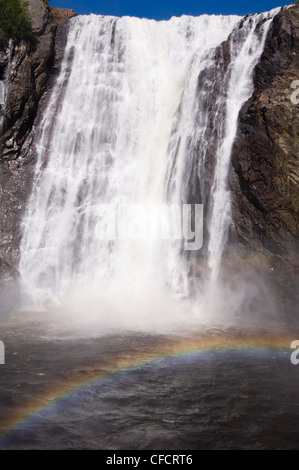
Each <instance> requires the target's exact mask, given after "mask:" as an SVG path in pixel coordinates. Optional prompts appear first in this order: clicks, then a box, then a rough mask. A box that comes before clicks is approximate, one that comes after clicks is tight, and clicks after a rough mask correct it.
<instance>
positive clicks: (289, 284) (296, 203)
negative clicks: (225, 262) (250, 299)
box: [230, 5, 299, 304]
mask: <svg viewBox="0 0 299 470" xmlns="http://www.w3.org/2000/svg"><path fill="white" fill-rule="evenodd" d="M298 79H299V5H294V6H292V7H291V8H285V9H283V10H282V11H281V12H280V13H279V14H278V15H277V16H276V17H275V18H274V21H273V23H272V26H271V28H270V31H269V34H268V36H267V40H266V45H265V50H264V52H263V55H262V57H261V60H260V63H259V64H258V66H257V67H256V70H255V77H254V83H255V90H254V93H253V95H252V97H251V98H250V99H249V100H248V102H247V103H245V104H244V106H243V107H242V110H241V113H240V120H239V127H238V133H237V138H236V141H235V145H234V150H233V155H232V171H231V175H230V185H231V190H232V205H233V221H234V226H235V237H236V239H237V241H238V242H239V247H240V246H241V245H243V246H244V247H246V250H247V251H248V249H250V250H252V251H255V252H259V253H261V255H262V256H265V257H266V258H267V259H268V261H269V266H271V268H270V269H271V276H270V277H271V278H272V279H273V280H274V281H275V285H276V287H277V289H278V291H281V293H282V294H283V296H284V297H285V298H284V299H283V301H284V303H285V302H288V303H292V304H294V303H296V302H298V301H299V296H298V294H299V291H298V280H299V279H298V274H299V259H298V255H299V103H298V104H295V103H293V102H292V100H291V95H292V93H293V92H294V89H292V88H291V85H292V83H293V81H295V80H298ZM297 88H298V87H297ZM291 299H292V301H291Z"/></svg>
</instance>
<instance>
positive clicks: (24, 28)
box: [0, 0, 36, 48]
mask: <svg viewBox="0 0 299 470" xmlns="http://www.w3.org/2000/svg"><path fill="white" fill-rule="evenodd" d="M9 39H13V40H15V41H16V42H17V43H18V42H20V41H22V40H24V41H28V42H31V43H35V42H36V38H35V36H34V34H33V33H32V26H31V20H30V17H29V15H28V12H27V5H26V3H25V2H23V1H22V0H0V48H4V47H6V46H7V44H8V41H9Z"/></svg>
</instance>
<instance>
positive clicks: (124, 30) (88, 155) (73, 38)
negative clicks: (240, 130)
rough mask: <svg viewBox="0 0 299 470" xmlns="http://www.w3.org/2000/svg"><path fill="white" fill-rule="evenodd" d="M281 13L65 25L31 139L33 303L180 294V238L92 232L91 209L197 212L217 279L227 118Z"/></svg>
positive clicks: (226, 219) (184, 277)
mask: <svg viewBox="0 0 299 470" xmlns="http://www.w3.org/2000/svg"><path fill="white" fill-rule="evenodd" d="M278 10H279V9H276V10H272V11H271V12H270V13H265V14H260V15H253V16H248V17H246V18H245V19H242V18H240V17H237V16H226V17H225V16H207V15H203V16H200V17H188V16H183V17H181V18H172V19H171V20H169V21H159V22H156V21H154V20H146V19H137V18H130V17H124V18H116V17H109V16H108V17H102V16H95V15H90V16H78V17H76V18H73V19H71V20H70V30H69V33H68V39H67V45H66V49H65V53H64V58H63V61H62V64H61V70H60V73H59V76H58V78H57V81H56V83H55V86H54V88H53V90H52V92H51V97H50V99H49V104H48V106H47V108H46V110H45V112H44V115H43V118H42V121H41V122H40V123H39V125H38V129H37V132H36V138H35V148H36V153H37V162H36V168H35V176H34V181H33V189H32V194H31V196H30V198H29V201H28V204H27V210H26V213H25V216H24V220H23V224H22V229H23V237H22V242H21V247H20V253H21V256H20V274H21V279H22V284H23V288H24V292H26V295H27V296H29V298H30V299H31V300H33V301H38V302H42V301H44V300H46V299H49V298H53V297H59V298H62V297H63V296H64V295H65V294H66V293H70V292H72V293H74V292H76V293H78V292H82V291H86V290H88V291H94V292H97V293H98V294H99V295H108V293H110V294H111V296H112V297H114V298H116V297H118V298H121V296H122V295H123V293H124V292H125V293H126V294H127V299H129V301H130V302H131V301H132V299H133V298H134V296H138V295H142V297H143V299H144V305H145V308H146V306H147V305H148V304H149V303H151V301H152V299H154V298H155V297H156V296H159V295H164V293H165V291H166V290H167V291H169V292H170V295H173V296H179V297H188V296H189V295H190V286H189V261H190V259H189V258H190V256H189V254H188V252H186V250H184V245H183V241H182V240H174V241H172V242H171V243H168V242H167V241H165V240H153V239H147V238H146V237H142V236H141V237H140V238H138V239H137V240H127V239H109V240H108V239H107V240H104V239H101V238H100V237H99V236H97V226H98V223H99V220H100V219H101V217H102V216H103V213H102V212H101V211H100V208H102V207H103V205H105V207H108V205H110V207H111V206H112V205H113V204H115V203H116V202H117V203H118V206H117V207H118V209H117V210H119V206H120V205H121V204H123V205H125V204H127V205H128V204H129V205H130V204H142V205H144V206H145V207H148V206H149V205H151V204H154V205H161V204H164V205H167V204H168V205H169V204H179V205H182V204H193V203H194V204H203V209H204V214H205V218H204V225H205V230H204V234H205V237H207V239H205V240H204V245H205V246H206V255H205V259H206V264H207V268H208V270H209V273H210V274H209V276H210V279H211V281H213V283H214V284H215V282H217V279H218V276H219V271H220V266H221V257H222V253H223V249H224V246H225V242H226V234H227V230H228V226H229V224H230V196H229V190H228V187H227V176H228V172H229V164H230V154H231V149H232V145H233V141H234V137H235V134H236V130H237V122H238V113H239V111H240V108H241V106H242V104H243V103H244V102H245V101H246V100H247V99H248V98H249V97H250V95H251V93H252V90H253V70H254V67H255V65H256V64H257V62H258V60H259V57H260V55H261V53H262V50H263V46H264V41H265V37H266V34H267V31H268V28H269V26H270V23H271V19H272V18H273V16H274V15H275V14H276V13H277V11H278ZM227 40H228V41H227ZM224 41H227V42H226V43H225V44H226V45H227V47H228V49H229V50H228V52H227V53H226V56H225V54H224V52H223V47H222V46H221V44H222V43H223V42H224ZM211 162H212V163H211ZM208 167H209V170H207V168H208ZM211 168H213V170H211ZM207 171H209V174H208V173H207ZM114 215H115V214H114ZM138 229H139V230H140V226H139V227H137V230H138ZM141 230H142V228H141ZM199 251H200V250H199ZM203 252H204V249H203ZM196 256H197V255H195V257H196ZM193 258H194V256H193ZM159 293H160V294H159ZM161 293H163V294H161Z"/></svg>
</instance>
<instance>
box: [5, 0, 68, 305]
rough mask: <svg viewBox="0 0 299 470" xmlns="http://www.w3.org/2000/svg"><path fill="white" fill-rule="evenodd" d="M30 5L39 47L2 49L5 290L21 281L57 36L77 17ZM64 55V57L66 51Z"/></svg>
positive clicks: (32, 0)
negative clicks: (37, 137) (25, 221)
mask: <svg viewBox="0 0 299 470" xmlns="http://www.w3.org/2000/svg"><path fill="white" fill-rule="evenodd" d="M27 3H28V11H29V14H30V16H31V20H32V27H33V32H34V33H35V35H36V37H37V44H36V45H35V46H30V45H29V44H27V43H24V42H22V43H21V44H19V45H15V44H11V47H8V48H7V50H6V51H0V80H3V81H4V82H5V88H6V103H5V108H4V109H2V110H0V112H1V113H2V118H3V117H4V119H3V120H2V126H1V127H2V132H1V128H0V137H1V141H0V146H1V147H0V148H1V154H0V232H1V238H0V292H1V285H3V286H4V285H5V286H6V287H7V286H8V287H9V288H10V290H13V288H12V286H13V285H15V284H16V283H17V274H18V271H17V266H18V255H19V243H20V238H21V231H20V223H21V218H22V215H23V213H24V210H25V204H26V200H27V197H28V195H29V193H30V189H31V182H32V173H33V169H34V161H35V160H34V154H33V152H32V151H31V142H32V134H33V132H34V122H35V119H38V118H37V114H38V110H39V108H41V103H42V101H43V100H45V97H46V93H45V92H46V91H47V90H48V89H49V87H50V86H51V78H52V77H53V74H54V73H55V71H56V58H55V38H56V36H59V34H60V35H61V33H60V32H59V31H58V30H60V29H63V27H64V25H63V24H62V23H64V22H65V20H67V19H68V18H70V17H72V16H75V13H74V12H73V11H72V10H60V9H57V8H53V7H51V8H50V7H49V6H47V5H46V4H45V3H44V2H43V0H29V1H28V2H27ZM58 24H59V25H61V26H58ZM58 52H59V53H58V56H61V55H62V51H58ZM0 118H1V116H0ZM1 134H2V136H1ZM13 302H15V297H14V299H13ZM7 305H9V301H8V302H7ZM2 307H3V304H2ZM6 307H7V306H5V308H6ZM0 312H1V306H0Z"/></svg>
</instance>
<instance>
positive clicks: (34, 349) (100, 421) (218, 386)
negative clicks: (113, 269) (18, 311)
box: [0, 315, 299, 450]
mask: <svg viewBox="0 0 299 470" xmlns="http://www.w3.org/2000/svg"><path fill="white" fill-rule="evenodd" d="M37 318H38V317H36V316H34V317H32V318H29V319H28V318H27V320H26V321H23V322H22V321H20V318H19V316H18V315H17V316H14V315H12V316H10V317H9V318H6V319H2V320H1V322H0V323H1V330H0V331H1V335H0V336H1V340H2V341H3V342H4V344H5V364H3V365H0V449H108V450H112V449H113V450H121V449H130V450H133V449H151V450H153V449H155V450H156V449H164V450H166V449H167V450H177V449H179V450H184V449H185V450H187V449H188V450H193V449H298V448H299V405H298V390H299V365H298V366H295V365H293V364H292V363H291V361H290V355H291V353H292V350H291V349H290V341H292V340H294V339H297V338H296V333H294V332H291V333H289V332H286V331H283V332H282V331H276V330H275V331H274V330H265V329H263V330H258V329H255V330H254V331H253V330H249V329H247V330H244V329H243V330H242V331H241V330H238V329H236V328H228V329H219V328H207V327H205V328H203V329H202V330H201V331H200V330H198V331H193V332H190V333H189V335H186V334H184V335H178V334H176V335H171V334H169V335H165V334H164V335H161V334H156V333H155V334H150V333H144V332H143V333H138V332H132V331H131V332H123V333H119V334H111V335H106V336H97V335H96V334H94V335H93V336H90V337H87V336H85V337H83V336H80V335H79V334H77V335H75V334H73V335H70V334H69V335H66V334H60V332H59V329H58V327H57V328H56V329H55V326H53V325H51V327H48V326H47V324H46V323H44V322H43V321H38V320H37ZM297 336H298V337H299V335H298V334H297Z"/></svg>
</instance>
